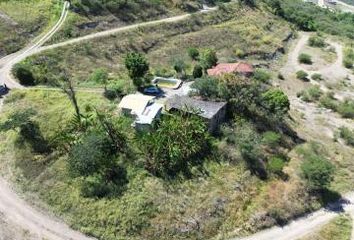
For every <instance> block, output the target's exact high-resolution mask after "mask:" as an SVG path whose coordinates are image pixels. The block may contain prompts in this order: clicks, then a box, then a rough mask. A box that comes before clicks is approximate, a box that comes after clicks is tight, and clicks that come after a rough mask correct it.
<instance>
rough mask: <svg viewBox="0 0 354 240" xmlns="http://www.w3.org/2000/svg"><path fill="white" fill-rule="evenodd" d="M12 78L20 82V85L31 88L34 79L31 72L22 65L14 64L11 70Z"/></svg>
mask: <svg viewBox="0 0 354 240" xmlns="http://www.w3.org/2000/svg"><path fill="white" fill-rule="evenodd" d="M12 71H13V74H14V76H15V77H16V78H17V79H18V80H19V81H20V83H21V84H22V85H25V86H33V85H35V79H34V76H33V74H32V72H31V70H30V69H29V68H28V67H27V66H26V65H24V64H20V63H19V64H16V65H15V66H14V68H13V70H12Z"/></svg>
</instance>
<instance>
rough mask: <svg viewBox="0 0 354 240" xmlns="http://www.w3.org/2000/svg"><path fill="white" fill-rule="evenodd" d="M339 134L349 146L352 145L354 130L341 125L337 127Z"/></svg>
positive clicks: (353, 142)
mask: <svg viewBox="0 0 354 240" xmlns="http://www.w3.org/2000/svg"><path fill="white" fill-rule="evenodd" d="M339 136H340V138H342V139H343V140H344V141H345V142H346V143H347V144H348V145H349V146H352V147H354V131H352V130H350V129H349V128H346V127H341V128H340V129H339Z"/></svg>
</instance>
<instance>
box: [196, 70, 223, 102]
mask: <svg viewBox="0 0 354 240" xmlns="http://www.w3.org/2000/svg"><path fill="white" fill-rule="evenodd" d="M218 84H219V83H218V80H217V79H216V78H213V77H209V76H205V77H203V78H200V79H197V80H196V81H195V82H194V83H193V84H192V85H191V88H192V89H193V90H194V91H195V94H197V95H198V96H201V97H203V98H205V99H210V100H212V99H216V98H217V97H218V94H219V91H218V88H219V86H218Z"/></svg>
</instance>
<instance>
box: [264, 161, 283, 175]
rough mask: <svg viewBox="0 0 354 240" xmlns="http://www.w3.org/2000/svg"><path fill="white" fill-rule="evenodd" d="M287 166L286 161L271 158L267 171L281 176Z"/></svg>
mask: <svg viewBox="0 0 354 240" xmlns="http://www.w3.org/2000/svg"><path fill="white" fill-rule="evenodd" d="M284 166H285V160H284V159H283V158H280V157H271V158H270V159H269V160H268V163H267V170H268V171H269V172H270V173H273V174H277V175H281V174H282V173H283V168H284Z"/></svg>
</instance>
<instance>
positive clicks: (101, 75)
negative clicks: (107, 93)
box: [89, 68, 108, 90]
mask: <svg viewBox="0 0 354 240" xmlns="http://www.w3.org/2000/svg"><path fill="white" fill-rule="evenodd" d="M89 80H90V81H91V82H94V83H98V84H104V87H105V90H106V89H107V82H108V72H107V69H104V68H97V69H96V70H95V71H94V72H93V73H92V74H91V75H90V77H89Z"/></svg>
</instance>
